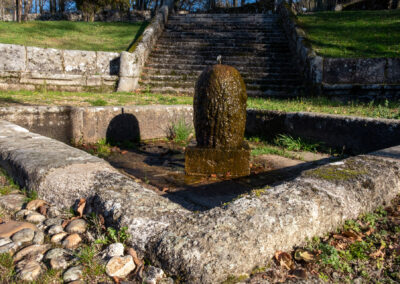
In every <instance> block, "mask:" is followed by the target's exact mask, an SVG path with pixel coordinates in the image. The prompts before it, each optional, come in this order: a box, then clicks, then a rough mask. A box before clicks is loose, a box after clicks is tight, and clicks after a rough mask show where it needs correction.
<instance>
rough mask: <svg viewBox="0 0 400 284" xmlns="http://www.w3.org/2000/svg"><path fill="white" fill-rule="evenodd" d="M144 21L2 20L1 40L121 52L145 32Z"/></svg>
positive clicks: (33, 44) (45, 46) (24, 43)
mask: <svg viewBox="0 0 400 284" xmlns="http://www.w3.org/2000/svg"><path fill="white" fill-rule="evenodd" d="M142 26H143V25H142V23H140V22H138V23H106V22H95V23H86V22H71V21H30V22H25V23H22V24H20V23H15V22H0V42H1V43H10V44H21V45H26V46H37V47H44V48H48V47H52V48H59V49H74V50H93V51H112V52H121V51H124V50H127V48H128V47H129V44H130V43H131V41H132V38H133V37H135V35H136V36H138V33H139V32H143V29H141V27H142Z"/></svg>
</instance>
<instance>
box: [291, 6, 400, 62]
mask: <svg viewBox="0 0 400 284" xmlns="http://www.w3.org/2000/svg"><path fill="white" fill-rule="evenodd" d="M298 22H299V24H300V25H301V26H302V27H303V28H304V30H305V31H306V33H307V39H308V40H309V42H310V43H311V44H312V46H313V48H314V49H315V51H316V52H317V53H318V54H319V55H322V56H324V57H347V58H362V57H366V58H376V57H400V10H380V11H343V12H318V13H312V14H307V15H299V16H298Z"/></svg>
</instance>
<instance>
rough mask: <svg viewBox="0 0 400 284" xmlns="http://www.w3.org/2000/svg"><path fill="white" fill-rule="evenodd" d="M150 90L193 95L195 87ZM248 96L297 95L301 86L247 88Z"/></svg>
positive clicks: (158, 92) (151, 89) (152, 89)
mask: <svg viewBox="0 0 400 284" xmlns="http://www.w3.org/2000/svg"><path fill="white" fill-rule="evenodd" d="M150 91H151V92H152V93H155V94H175V95H186V96H193V95H194V88H193V87H192V88H181V87H179V88H176V87H163V88H156V87H153V88H150ZM246 91H247V96H248V97H279V98H285V97H296V96H298V95H299V94H300V91H301V88H297V87H293V88H285V89H284V90H273V89H269V90H265V91H258V90H246Z"/></svg>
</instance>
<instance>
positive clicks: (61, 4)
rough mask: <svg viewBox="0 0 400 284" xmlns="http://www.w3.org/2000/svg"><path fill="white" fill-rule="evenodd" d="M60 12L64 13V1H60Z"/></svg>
mask: <svg viewBox="0 0 400 284" xmlns="http://www.w3.org/2000/svg"><path fill="white" fill-rule="evenodd" d="M60 12H61V13H64V12H65V0H60Z"/></svg>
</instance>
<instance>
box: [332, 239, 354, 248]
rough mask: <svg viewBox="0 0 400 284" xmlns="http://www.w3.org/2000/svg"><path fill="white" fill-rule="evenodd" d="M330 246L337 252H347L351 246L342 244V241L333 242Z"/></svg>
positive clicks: (346, 243)
mask: <svg viewBox="0 0 400 284" xmlns="http://www.w3.org/2000/svg"><path fill="white" fill-rule="evenodd" d="M329 245H331V246H333V247H334V248H335V249H337V250H345V249H347V247H348V246H349V243H348V242H342V241H341V240H339V241H331V242H330V243H329Z"/></svg>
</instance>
